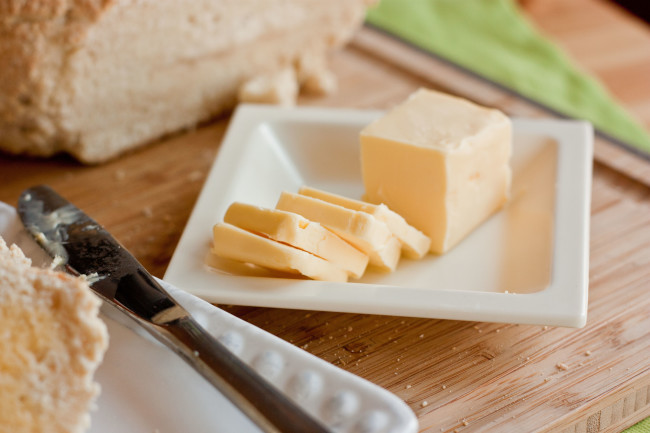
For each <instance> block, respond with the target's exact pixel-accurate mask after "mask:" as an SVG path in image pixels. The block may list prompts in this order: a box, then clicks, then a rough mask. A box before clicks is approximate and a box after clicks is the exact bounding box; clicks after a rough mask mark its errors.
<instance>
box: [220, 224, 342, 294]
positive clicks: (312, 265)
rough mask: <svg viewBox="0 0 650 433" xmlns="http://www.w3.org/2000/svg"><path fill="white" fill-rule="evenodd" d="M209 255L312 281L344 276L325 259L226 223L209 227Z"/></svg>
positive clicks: (338, 280)
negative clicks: (210, 237)
mask: <svg viewBox="0 0 650 433" xmlns="http://www.w3.org/2000/svg"><path fill="white" fill-rule="evenodd" d="M212 233H213V240H214V243H213V245H212V253H213V254H215V255H217V256H219V257H223V258H226V259H231V260H238V261H240V262H245V263H252V264H254V265H258V266H263V267H265V268H269V269H275V270H278V271H282V272H289V273H293V274H302V275H304V276H306V277H309V278H312V279H314V280H323V281H335V282H346V281H347V280H348V273H347V272H346V271H344V270H343V269H340V268H338V267H336V266H334V265H333V264H331V263H329V262H328V261H327V260H324V259H321V258H320V257H316V256H315V255H313V254H310V253H308V252H306V251H303V250H300V249H298V248H294V247H291V246H289V245H285V244H282V243H280V242H276V241H274V240H272V239H269V238H267V237H264V236H260V235H257V234H255V233H251V232H249V231H247V230H244V229H240V228H239V227H235V226H233V225H232V224H228V223H217V224H215V226H214V227H213V230H212Z"/></svg>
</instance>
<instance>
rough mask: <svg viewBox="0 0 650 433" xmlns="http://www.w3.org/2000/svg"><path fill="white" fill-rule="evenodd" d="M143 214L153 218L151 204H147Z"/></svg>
mask: <svg viewBox="0 0 650 433" xmlns="http://www.w3.org/2000/svg"><path fill="white" fill-rule="evenodd" d="M142 215H144V216H145V217H147V218H151V217H152V216H153V210H151V206H145V207H144V208H143V209H142Z"/></svg>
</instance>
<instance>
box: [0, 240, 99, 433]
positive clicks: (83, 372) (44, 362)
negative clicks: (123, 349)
mask: <svg viewBox="0 0 650 433" xmlns="http://www.w3.org/2000/svg"><path fill="white" fill-rule="evenodd" d="M100 303H101V301H100V300H99V298H97V296H95V294H94V293H93V292H92V291H91V290H90V288H89V286H88V284H87V282H86V281H84V280H83V279H81V278H76V277H72V276H70V275H67V274H64V273H60V272H56V271H53V270H49V269H40V268H36V267H32V266H31V261H30V260H29V259H28V258H26V257H25V256H24V255H23V253H22V251H21V250H20V249H19V248H18V247H16V246H15V245H12V246H11V247H8V246H7V245H6V243H5V242H4V240H3V239H2V238H1V237H0V324H1V326H2V327H1V329H0V431H2V432H12V433H27V432H30V433H31V432H52V433H78V432H83V431H85V430H86V429H87V428H88V426H89V425H90V415H89V411H90V409H91V407H92V405H93V401H94V399H95V398H96V397H97V395H98V393H99V385H98V384H97V383H95V382H94V381H93V375H94V373H95V370H96V369H97V367H98V366H99V364H100V363H101V361H102V359H103V356H104V352H105V351H106V348H107V345H108V333H107V330H106V326H105V324H104V323H103V322H102V320H101V319H100V318H99V317H98V313H99V306H100Z"/></svg>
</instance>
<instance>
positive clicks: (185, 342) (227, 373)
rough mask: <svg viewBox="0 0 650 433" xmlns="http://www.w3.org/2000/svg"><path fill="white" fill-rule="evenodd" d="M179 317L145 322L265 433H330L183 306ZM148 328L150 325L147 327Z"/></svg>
mask: <svg viewBox="0 0 650 433" xmlns="http://www.w3.org/2000/svg"><path fill="white" fill-rule="evenodd" d="M176 308H177V310H176V314H177V316H178V317H177V318H173V317H172V318H169V317H168V319H171V320H165V321H164V323H161V324H155V323H154V322H155V321H154V322H145V328H147V330H148V331H149V332H151V333H152V334H153V335H154V336H155V337H156V338H157V339H158V340H160V341H161V342H162V343H164V344H165V345H166V346H168V347H169V348H170V349H172V350H174V351H175V352H176V353H177V354H178V355H180V356H181V357H182V358H183V359H184V360H185V361H186V362H188V363H189V364H190V365H191V366H192V367H194V368H195V369H196V370H197V371H198V372H199V373H200V374H201V375H203V377H205V378H206V379H207V380H208V381H209V382H210V383H212V384H213V385H214V386H215V387H216V388H217V389H218V390H219V391H221V392H222V393H223V394H224V395H225V396H226V398H228V400H230V401H231V402H232V403H233V404H234V405H235V406H237V407H238V408H239V409H240V410H241V411H242V412H244V414H246V415H247V416H248V417H249V418H250V419H251V420H252V421H253V422H254V423H255V424H257V425H258V427H260V428H261V429H262V430H263V431H265V432H269V433H270V432H274V433H275V432H278V433H285V432H286V433H293V432H296V433H305V432H323V433H325V432H327V431H329V430H328V429H326V428H325V427H324V426H323V425H322V424H320V422H318V421H317V420H315V419H314V418H312V417H311V416H310V415H309V414H307V413H306V412H305V411H304V410H303V409H302V408H300V407H299V406H297V405H296V404H295V403H294V402H292V401H291V400H290V399H289V398H288V397H286V396H285V395H284V394H282V393H281V392H280V391H279V390H277V389H276V388H275V387H274V386H273V385H271V384H270V383H269V382H268V381H266V380H265V379H264V378H262V377H261V376H260V375H259V374H258V373H257V372H255V371H254V370H253V369H252V368H251V367H250V366H248V365H247V364H246V363H244V362H243V361H241V360H240V359H239V358H238V357H237V356H235V355H234V354H233V353H232V352H231V351H230V350H228V349H227V348H226V347H225V346H224V345H223V344H222V343H221V342H219V341H218V340H217V339H215V338H214V337H212V336H211V335H210V334H209V333H208V332H207V331H205V329H203V327H201V325H199V324H198V323H197V322H196V321H195V320H194V319H193V318H192V317H191V316H190V315H189V313H187V312H186V311H185V310H184V309H183V308H182V307H180V305H178V306H177V307H176ZM147 325H148V326H147Z"/></svg>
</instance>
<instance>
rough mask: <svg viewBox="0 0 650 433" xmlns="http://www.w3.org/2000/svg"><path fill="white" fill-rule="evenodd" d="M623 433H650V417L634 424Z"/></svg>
mask: <svg viewBox="0 0 650 433" xmlns="http://www.w3.org/2000/svg"><path fill="white" fill-rule="evenodd" d="M623 433H650V418H646V419H644V420H643V421H641V422H638V423H637V424H634V425H633V426H632V427H630V428H629V429H627V430H624V431H623Z"/></svg>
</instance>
